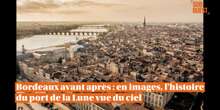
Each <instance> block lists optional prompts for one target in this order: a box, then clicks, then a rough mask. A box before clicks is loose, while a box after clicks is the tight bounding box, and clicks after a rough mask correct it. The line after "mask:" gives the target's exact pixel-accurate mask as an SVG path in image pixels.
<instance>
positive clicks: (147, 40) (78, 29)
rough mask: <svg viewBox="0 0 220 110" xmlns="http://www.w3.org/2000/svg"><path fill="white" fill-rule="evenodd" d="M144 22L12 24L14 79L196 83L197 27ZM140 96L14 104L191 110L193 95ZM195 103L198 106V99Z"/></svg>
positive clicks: (35, 108)
mask: <svg viewBox="0 0 220 110" xmlns="http://www.w3.org/2000/svg"><path fill="white" fill-rule="evenodd" d="M20 1H24V0H20ZM55 1H56V0H55ZM82 1H83V0H82ZM92 1H93V0H92ZM94 1H95V0H94ZM94 1H93V2H94ZM113 1H114V0H113ZM141 1H142V0H141ZM157 1H158V0H157ZM90 2H91V1H90ZM90 2H88V3H90ZM19 3H20V2H19ZM33 3H35V2H33ZM82 4H84V2H83V3H82ZM22 5H24V3H23V4H22V3H21V4H19V6H20V7H19V8H21V9H22V10H23V11H24V10H25V9H23V7H22ZM64 5H65V4H64ZM99 5H100V4H99ZM25 8H27V7H25ZM22 10H21V11H22ZM33 10H34V9H32V11H33ZM26 11H27V10H25V13H26ZM29 11H30V10H29ZM19 13H21V12H19ZM23 13H24V12H23ZM21 16H22V15H19V17H21ZM24 16H25V18H26V17H27V16H26V15H23V17H24ZM19 19H22V17H21V18H19ZM26 19H27V18H26ZM92 19H94V18H92ZM149 21H150V20H149V19H148V16H142V17H139V20H138V22H104V21H103V22H30V21H28V22H24V21H17V25H18V26H17V36H16V37H17V67H18V68H19V71H18V73H17V81H18V82H23V81H24V82H26V81H29V82H44V81H45V82H202V81H203V24H202V23H201V22H198V23H197V22H193V23H191V22H186V23H182V22H176V23H175V22H172V23H170V22H167V23H160V22H149ZM143 95H144V103H143V104H138V103H135V104H100V103H99V104H96V103H84V104H82V103H71V104H69V103H41V104H36V103H33V104H32V103H29V104H18V105H17V106H22V107H24V108H25V110H58V108H57V107H59V108H62V110H193V109H192V108H193V106H194V105H195V104H196V103H198V102H196V101H195V100H196V98H197V97H198V95H199V93H154V92H150V93H143ZM199 103H201V105H200V106H202V103H203V101H202V100H201V101H200V102H199ZM201 110H202V109H201Z"/></svg>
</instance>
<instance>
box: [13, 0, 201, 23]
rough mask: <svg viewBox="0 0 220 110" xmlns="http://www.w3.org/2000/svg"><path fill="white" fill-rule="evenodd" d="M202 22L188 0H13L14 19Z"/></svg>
mask: <svg viewBox="0 0 220 110" xmlns="http://www.w3.org/2000/svg"><path fill="white" fill-rule="evenodd" d="M144 16H145V17H146V22H203V15H202V14H193V13H192V2H191V0H17V21H72V22H77V21H81V22H83V21H85V22H105V21H107V22H109V21H112V22H143V19H144Z"/></svg>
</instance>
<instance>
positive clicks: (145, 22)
mask: <svg viewBox="0 0 220 110" xmlns="http://www.w3.org/2000/svg"><path fill="white" fill-rule="evenodd" d="M143 25H144V27H145V26H146V18H145V16H144V23H143Z"/></svg>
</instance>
